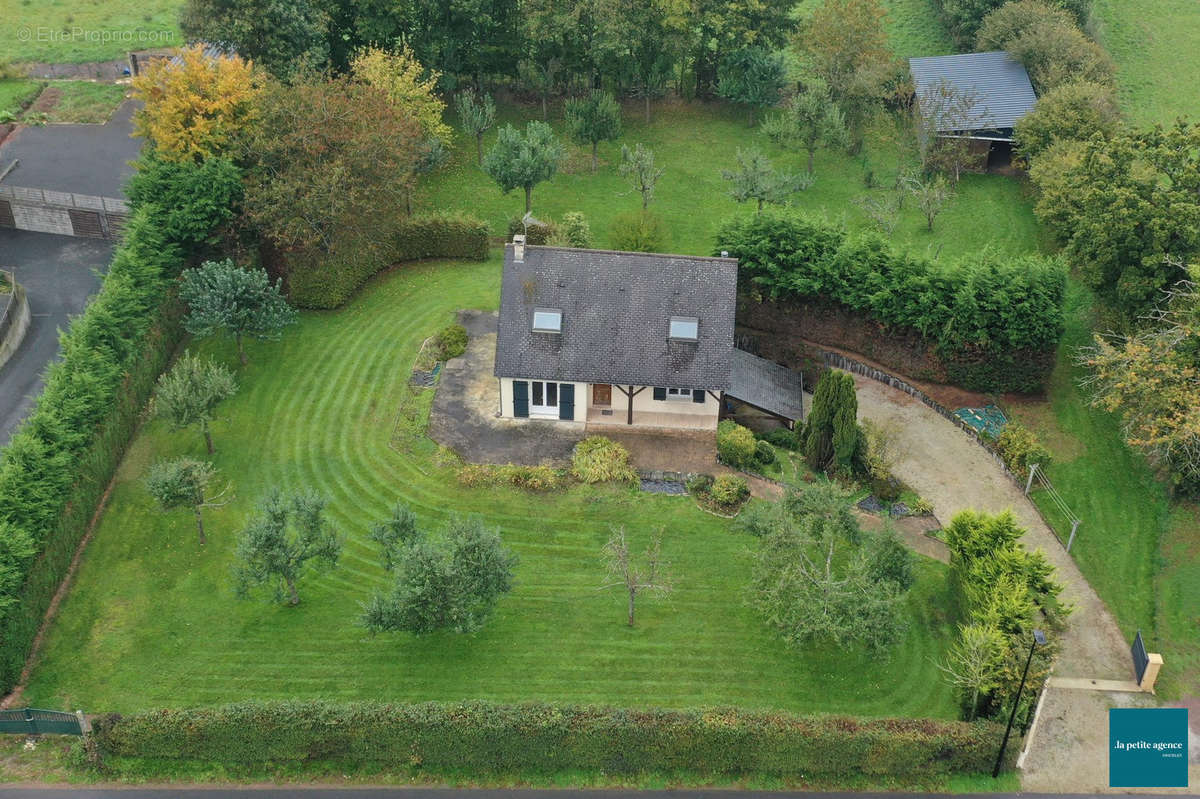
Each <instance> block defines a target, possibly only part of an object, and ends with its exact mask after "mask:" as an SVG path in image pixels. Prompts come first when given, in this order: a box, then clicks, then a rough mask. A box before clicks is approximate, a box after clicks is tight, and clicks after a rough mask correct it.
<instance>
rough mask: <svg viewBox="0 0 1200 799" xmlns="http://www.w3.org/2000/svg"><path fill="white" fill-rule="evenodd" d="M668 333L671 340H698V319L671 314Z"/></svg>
mask: <svg viewBox="0 0 1200 799" xmlns="http://www.w3.org/2000/svg"><path fill="white" fill-rule="evenodd" d="M668 335H669V337H670V338H671V340H672V341H698V340H699V339H700V320H699V319H697V318H696V317H694V316H672V317H671V327H670V332H669V334H668Z"/></svg>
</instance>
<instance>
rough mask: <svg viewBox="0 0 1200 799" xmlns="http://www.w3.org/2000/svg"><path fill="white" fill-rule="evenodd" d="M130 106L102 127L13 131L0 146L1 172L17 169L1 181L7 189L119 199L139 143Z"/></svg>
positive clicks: (132, 103)
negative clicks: (11, 187)
mask: <svg viewBox="0 0 1200 799" xmlns="http://www.w3.org/2000/svg"><path fill="white" fill-rule="evenodd" d="M134 107H135V103H134V102H133V101H132V100H126V101H125V102H124V103H123V104H122V105H121V107H120V108H118V109H117V111H116V113H115V114H113V118H112V119H110V120H109V121H108V122H107V123H105V124H103V125H44V126H42V127H36V126H35V127H27V128H20V129H18V130H17V131H16V132H15V133H14V134H13V135H11V136H9V137H8V139H7V140H5V142H4V144H3V145H0V170H3V169H4V168H5V167H6V166H8V164H9V163H11V162H12V161H13V160H17V161H18V163H17V166H16V167H15V168H14V169H13V171H12V172H10V173H9V174H8V177H6V178H5V179H4V182H5V183H6V184H8V185H10V186H28V187H31V188H37V189H52V190H54V191H69V192H74V193H75V194H91V195H95V196H99V197H124V196H125V195H124V193H123V192H122V190H121V187H122V186H124V185H125V181H126V180H127V179H128V178H129V176H130V175H132V174H133V167H131V166H130V165H129V162H130V161H133V160H134V159H136V158H137V156H138V151H139V150H140V149H141V147H142V140H141V139H135V138H132V137H131V136H130V134H131V133H132V132H133V123H132V121H131V117H132V116H133V111H134Z"/></svg>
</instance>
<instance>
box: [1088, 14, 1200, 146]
mask: <svg viewBox="0 0 1200 799" xmlns="http://www.w3.org/2000/svg"><path fill="white" fill-rule="evenodd" d="M1093 15H1094V16H1095V17H1096V19H1097V21H1098V23H1099V26H1098V27H1099V35H1100V41H1101V42H1102V43H1103V44H1104V46H1105V48H1107V49H1108V51H1109V53H1111V54H1112V56H1113V58H1114V59H1116V62H1117V86H1118V91H1119V93H1120V100H1121V107H1122V109H1123V110H1124V111H1125V113H1126V114H1127V115H1128V116H1129V118H1130V119H1131V120H1133V121H1134V122H1136V123H1138V124H1152V123H1155V122H1162V123H1169V122H1172V121H1174V119H1175V117H1176V116H1178V115H1179V114H1190V115H1191V116H1192V117H1195V116H1196V113H1197V105H1196V99H1197V92H1196V77H1197V75H1200V3H1196V2H1195V0H1137V2H1130V0H1095V2H1094V3H1093Z"/></svg>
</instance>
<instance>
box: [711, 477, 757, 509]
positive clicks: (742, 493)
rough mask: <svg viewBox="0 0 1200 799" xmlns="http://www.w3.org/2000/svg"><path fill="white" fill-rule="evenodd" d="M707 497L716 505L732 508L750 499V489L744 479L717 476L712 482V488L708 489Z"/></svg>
mask: <svg viewBox="0 0 1200 799" xmlns="http://www.w3.org/2000/svg"><path fill="white" fill-rule="evenodd" d="M708 495H709V496H710V497H712V498H713V502H716V503H717V504H718V505H721V506H723V507H726V508H732V507H734V506H735V505H740V504H741V503H742V502H744V501H746V500H747V499H749V498H750V487H749V486H748V485H747V484H746V478H745V477H741V476H739V475H736V474H719V475H717V478H716V479H715V480H713V484H712V487H711V488H709V489H708Z"/></svg>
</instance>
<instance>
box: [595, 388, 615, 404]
mask: <svg viewBox="0 0 1200 799" xmlns="http://www.w3.org/2000/svg"><path fill="white" fill-rule="evenodd" d="M592 404H593V405H612V384H611V383H593V384H592Z"/></svg>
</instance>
